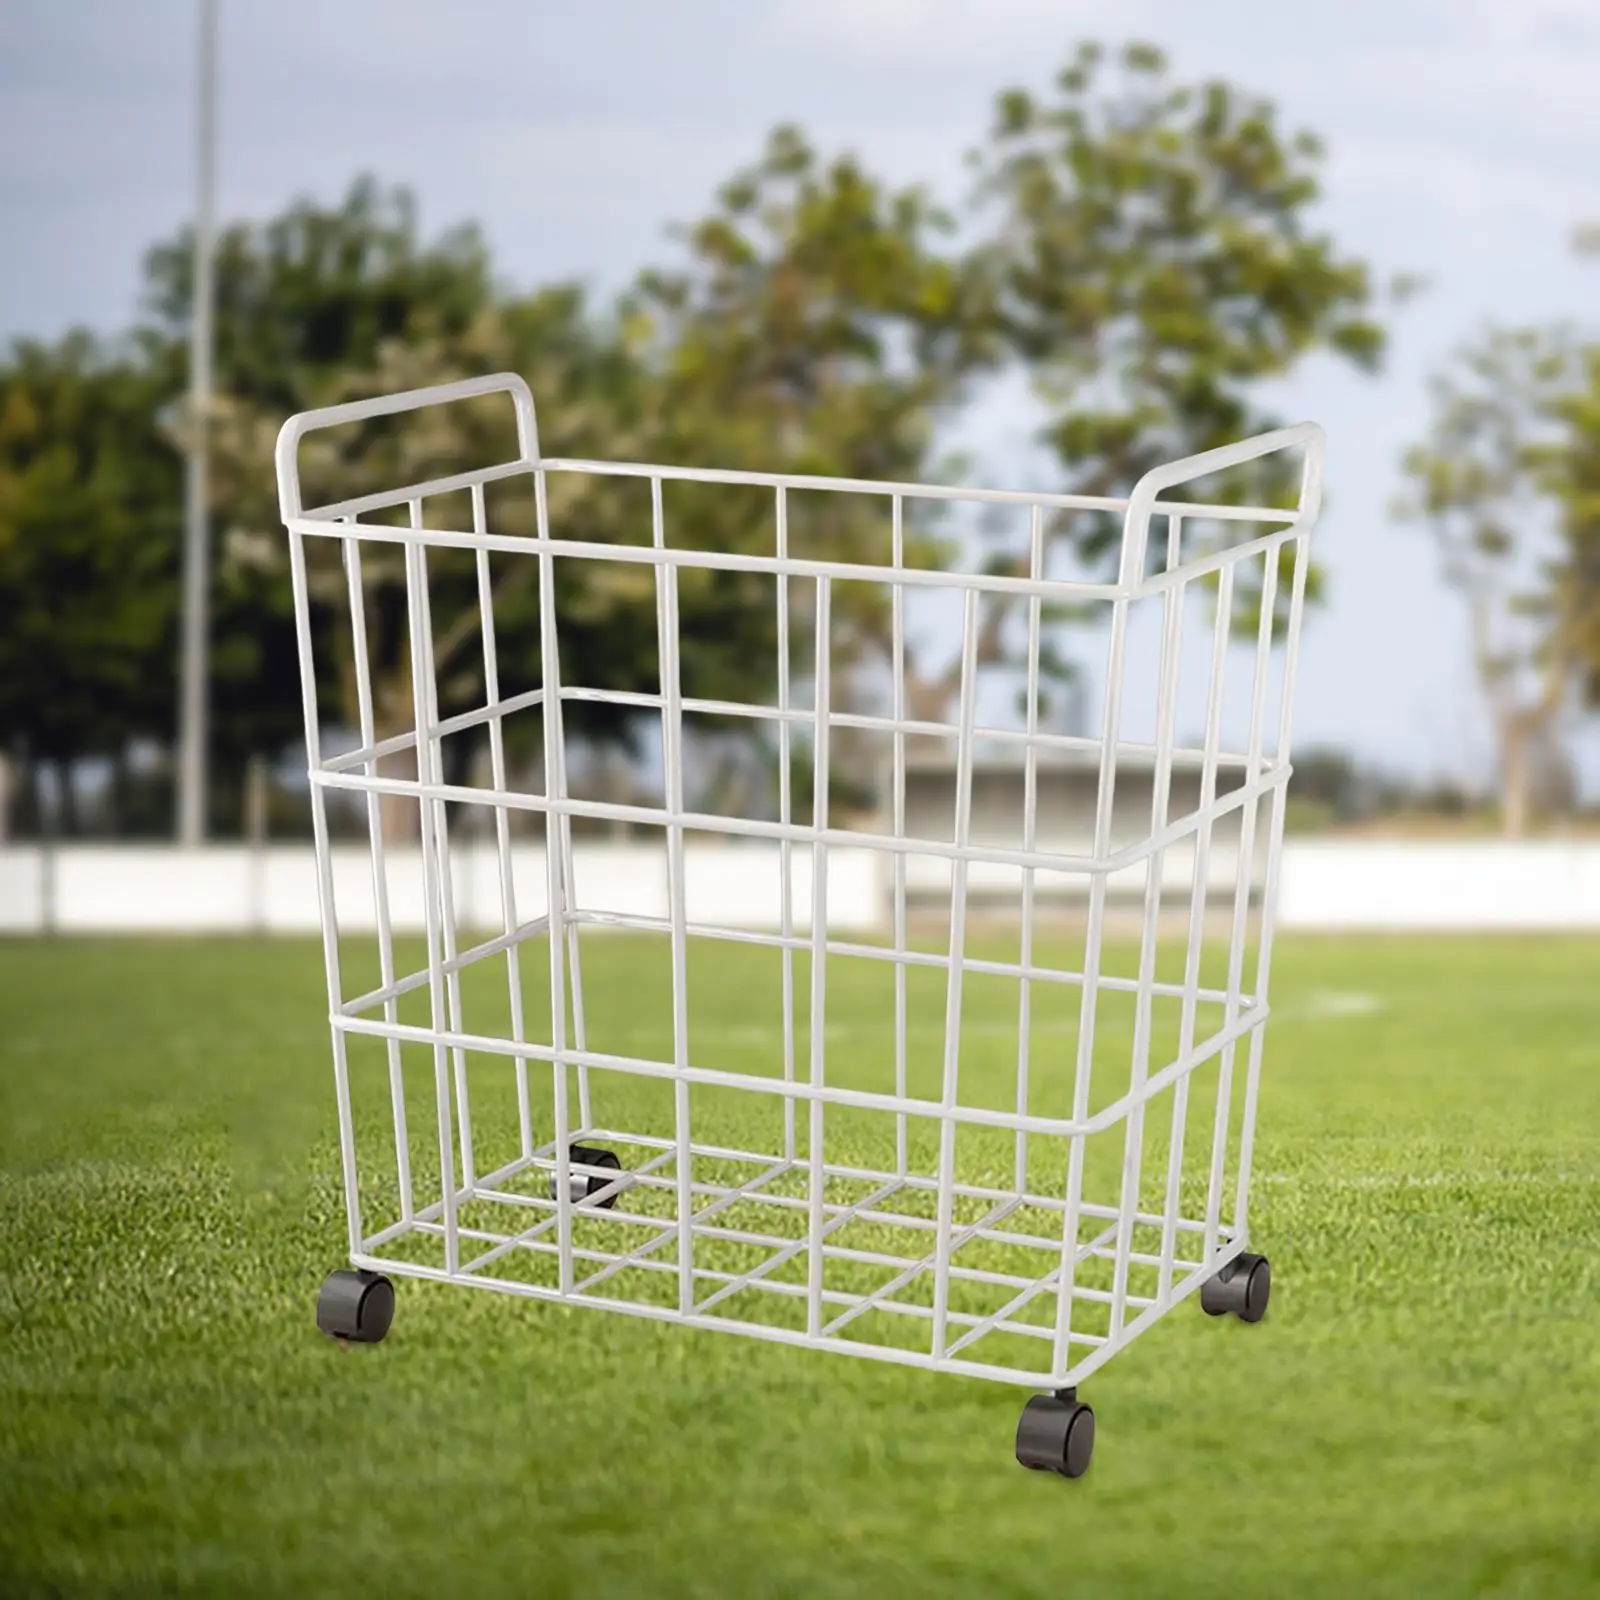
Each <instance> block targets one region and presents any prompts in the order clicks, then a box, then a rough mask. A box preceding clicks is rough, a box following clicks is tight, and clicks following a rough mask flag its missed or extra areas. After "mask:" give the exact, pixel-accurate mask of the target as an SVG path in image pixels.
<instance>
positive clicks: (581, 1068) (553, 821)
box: [540, 478, 661, 1130]
mask: <svg viewBox="0 0 1600 1600" xmlns="http://www.w3.org/2000/svg"><path fill="white" fill-rule="evenodd" d="M543 482H544V480H543V479H542V478H541V479H540V483H541V485H542V484H543ZM655 490H656V495H657V497H658V498H659V495H660V492H661V484H660V480H659V479H658V480H656V484H655ZM544 515H545V519H546V522H548V518H549V511H548V505H547V507H546V511H545V513H544ZM655 520H656V530H657V533H658V534H659V532H660V528H661V520H660V517H659V516H657V517H656V519H655ZM554 603H555V601H554V596H553V595H552V597H551V604H552V606H553V605H554ZM552 717H553V718H554V719H555V725H556V737H555V754H556V765H555V770H554V772H553V773H552V774H551V776H550V779H549V780H547V781H549V782H552V783H553V784H554V792H555V794H556V796H557V798H558V799H561V800H565V799H566V798H567V795H568V785H567V719H566V707H565V704H564V702H563V700H562V697H561V693H560V691H559V690H557V691H556V692H555V693H553V694H547V695H546V696H545V719H546V721H549V719H550V718H552ZM552 825H553V826H554V829H555V834H554V838H553V839H552V837H551V827H552ZM545 848H546V849H547V850H551V849H553V850H555V851H556V852H557V866H558V870H559V873H560V878H561V885H562V889H561V905H562V919H563V921H564V922H565V923H566V930H567V932H566V938H567V990H568V994H569V997H570V1000H571V1004H572V1042H573V1045H574V1047H575V1048H576V1049H579V1050H586V1049H588V1043H589V1030H588V1023H587V1021H586V1019H585V1017H584V1010H583V959H582V951H581V948H580V946H581V943H582V932H583V930H582V927H581V925H580V923H579V922H578V920H577V919H576V917H574V918H573V920H571V921H570V922H566V916H567V913H568V912H569V911H573V910H575V909H576V907H577V904H578V879H577V873H576V870H575V867H574V863H573V854H572V818H571V816H570V815H569V814H568V813H567V812H565V811H563V812H562V813H561V814H560V815H559V816H556V817H546V819H545ZM551 937H552V938H554V937H555V925H554V924H553V923H552V924H551ZM576 1075H577V1080H578V1126H579V1127H580V1128H582V1129H585V1130H587V1129H589V1128H592V1127H593V1126H594V1120H593V1118H594V1112H593V1108H592V1107H591V1106H590V1104H589V1069H588V1067H587V1066H585V1065H584V1064H583V1062H581V1061H580V1062H579V1063H578V1065H577V1074H576Z"/></svg>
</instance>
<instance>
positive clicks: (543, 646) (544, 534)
mask: <svg viewBox="0 0 1600 1600" xmlns="http://www.w3.org/2000/svg"><path fill="white" fill-rule="evenodd" d="M533 497H534V507H535V510H536V512H537V515H538V534H539V538H538V543H539V676H540V679H541V682H542V686H543V688H544V784H545V798H546V799H547V800H548V799H549V798H551V797H552V796H553V795H555V794H556V793H557V790H556V788H555V784H556V774H557V773H561V772H565V770H566V761H565V757H564V755H563V753H562V750H561V740H562V731H563V730H562V726H561V719H560V709H561V655H560V643H559V640H558V639H557V637H556V562H555V557H554V555H552V554H551V551H550V501H549V496H548V494H547V492H546V489H545V475H544V469H543V468H542V467H541V468H539V469H537V470H536V471H535V472H534V475H533ZM554 824H555V814H554V813H553V812H552V811H550V810H548V809H547V810H546V811H545V814H544V874H545V894H546V896H547V900H546V905H547V909H548V913H549V921H550V1049H551V1054H552V1060H551V1063H550V1076H551V1097H552V1100H553V1102H554V1111H555V1124H556V1128H555V1135H556V1149H555V1158H556V1159H555V1167H556V1252H557V1259H558V1263H559V1264H558V1268H557V1271H558V1273H559V1279H558V1281H559V1284H560V1290H561V1293H562V1294H571V1293H572V1281H573V1279H572V1158H571V1152H570V1149H569V1146H570V1144H571V1140H572V1122H571V1117H570V1116H569V1114H568V1108H567V1063H566V1059H565V1051H566V1048H567V983H566V964H565V959H564V957H565V953H566V933H567V928H566V921H567V907H566V902H565V898H564V896H565V892H566V885H565V884H564V883H563V882H562V874H561V850H560V846H559V845H558V843H557V841H556V829H555V826H554Z"/></svg>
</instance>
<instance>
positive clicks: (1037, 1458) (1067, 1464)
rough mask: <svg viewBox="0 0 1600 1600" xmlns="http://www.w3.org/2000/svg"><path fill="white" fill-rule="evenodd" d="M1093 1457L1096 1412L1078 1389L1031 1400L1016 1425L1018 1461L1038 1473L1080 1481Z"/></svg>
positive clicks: (1040, 1395)
mask: <svg viewBox="0 0 1600 1600" xmlns="http://www.w3.org/2000/svg"><path fill="white" fill-rule="evenodd" d="M1093 1454H1094V1412H1093V1411H1091V1410H1090V1409H1089V1407H1088V1406H1086V1405H1084V1404H1083V1403H1082V1401H1080V1400H1079V1399H1078V1397H1077V1391H1076V1390H1075V1389H1063V1390H1062V1391H1061V1392H1060V1393H1059V1394H1036V1395H1032V1396H1030V1397H1029V1400H1028V1403H1027V1405H1025V1406H1024V1407H1023V1408H1022V1419H1021V1421H1019V1422H1018V1423H1017V1460H1018V1461H1020V1462H1021V1463H1022V1464H1023V1466H1025V1467H1029V1468H1031V1469H1032V1470H1033V1471H1035V1472H1059V1473H1060V1474H1061V1476H1062V1477H1063V1478H1081V1477H1082V1476H1083V1475H1084V1473H1086V1472H1087V1471H1088V1470H1089V1458H1090V1456H1092V1455H1093Z"/></svg>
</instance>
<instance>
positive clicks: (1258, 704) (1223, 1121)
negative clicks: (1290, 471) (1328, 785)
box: [1204, 550, 1278, 1262]
mask: <svg viewBox="0 0 1600 1600" xmlns="http://www.w3.org/2000/svg"><path fill="white" fill-rule="evenodd" d="M1261 561H1262V568H1263V573H1262V579H1261V621H1260V626H1259V627H1258V628H1257V630H1256V659H1255V677H1254V680H1253V682H1252V684H1251V691H1250V739H1249V743H1248V745H1247V746H1246V751H1247V754H1246V756H1245V766H1244V781H1245V782H1246V783H1247V784H1251V783H1254V782H1255V781H1256V779H1257V778H1258V777H1259V776H1260V773H1261V741H1262V723H1263V722H1264V720H1265V716H1266V702H1267V679H1268V676H1269V669H1270V667H1271V663H1272V615H1273V611H1274V610H1275V608H1276V606H1277V602H1278V561H1277V555H1276V552H1274V551H1270V550H1269V551H1268V552H1267V553H1266V554H1265V555H1263V556H1262V558H1261ZM1240 813H1241V816H1240V822H1239V861H1238V865H1237V867H1236V869H1235V873H1234V886H1233V925H1232V928H1231V930H1230V932H1229V937H1228V987H1227V998H1226V1001H1225V1002H1224V1011H1223V1026H1224V1027H1229V1026H1231V1025H1232V1024H1233V1023H1234V1022H1235V1021H1237V1020H1238V1016H1239V1009H1240V1001H1241V998H1242V994H1241V991H1242V985H1243V983H1244V946H1245V937H1246V935H1247V933H1248V932H1249V913H1250V879H1251V876H1252V874H1253V867H1252V864H1251V858H1252V856H1253V855H1254V854H1255V844H1256V802H1255V800H1254V799H1250V800H1246V801H1245V803H1244V805H1243V806H1241V807H1240ZM1235 1048H1236V1046H1235V1045H1233V1044H1228V1045H1225V1046H1224V1047H1223V1049H1222V1053H1221V1060H1220V1061H1219V1062H1218V1064H1217V1111H1216V1117H1215V1119H1214V1121H1213V1124H1212V1129H1211V1178H1210V1182H1209V1183H1208V1184H1207V1186H1206V1216H1205V1236H1204V1239H1205V1255H1204V1260H1206V1261H1207V1262H1209V1261H1210V1260H1211V1258H1212V1257H1213V1256H1214V1255H1215V1254H1216V1253H1217V1237H1218V1233H1219V1230H1220V1226H1221V1215H1222V1184H1223V1178H1224V1174H1225V1170H1226V1163H1227V1155H1228V1124H1229V1121H1230V1119H1231V1117H1232V1114H1233V1057H1234V1051H1235Z"/></svg>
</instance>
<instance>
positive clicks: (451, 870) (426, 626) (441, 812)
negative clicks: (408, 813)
mask: <svg viewBox="0 0 1600 1600" xmlns="http://www.w3.org/2000/svg"><path fill="white" fill-rule="evenodd" d="M409 504H410V507H411V526H412V527H413V528H421V526H422V502H421V501H420V500H412V501H410V502H409ZM427 561H428V555H427V551H426V549H424V551H423V554H422V572H423V579H424V581H423V585H422V594H421V599H420V604H421V607H422V638H423V643H424V645H425V647H426V649H427V662H426V667H427V670H426V672H425V673H424V675H423V683H424V687H425V689H426V691H427V703H428V721H427V729H428V734H427V737H428V745H429V755H430V770H431V771H432V773H433V777H432V779H431V780H430V781H431V782H434V783H443V782H444V740H443V738H442V737H441V736H440V735H439V734H438V733H437V732H436V731H435V730H436V729H437V728H438V726H439V674H438V672H437V670H436V668H435V663H434V657H433V601H432V598H431V596H430V594H429V589H430V585H429V584H428V582H427ZM421 755H422V732H421V729H420V727H419V729H418V734H417V756H418V760H419V762H420V760H421ZM418 770H419V771H420V770H421V769H420V767H419V769H418ZM422 809H423V819H424V820H423V826H424V827H428V826H430V825H431V826H432V828H433V830H434V837H435V844H434V859H435V861H436V862H437V863H438V869H439V916H440V923H441V925H442V928H443V932H444V958H445V960H446V961H447V962H449V963H451V966H450V970H449V971H448V973H447V974H446V976H445V986H444V987H445V1002H446V1005H447V1007H448V1009H449V1015H450V1030H451V1032H452V1033H457V1034H459V1033H460V1032H461V1031H462V1025H461V971H460V968H459V967H456V966H455V965H454V962H455V958H456V955H457V951H458V945H459V941H458V939H457V931H456V894H455V858H454V852H453V851H452V850H451V848H450V817H449V805H448V803H447V802H446V801H444V800H426V801H423V803H422ZM450 1059H451V1063H452V1065H453V1068H454V1073H455V1087H456V1117H457V1127H458V1129H459V1133H460V1139H461V1187H462V1190H463V1191H466V1190H469V1189H471V1188H472V1186H473V1185H474V1184H475V1183H476V1182H477V1181H478V1175H477V1162H476V1160H475V1159H474V1156H473V1147H472V1102H471V1099H470V1096H469V1094H468V1090H467V1052H466V1051H465V1050H463V1049H462V1048H461V1047H460V1046H459V1045H457V1046H454V1047H453V1048H452V1049H451V1051H450Z"/></svg>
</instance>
